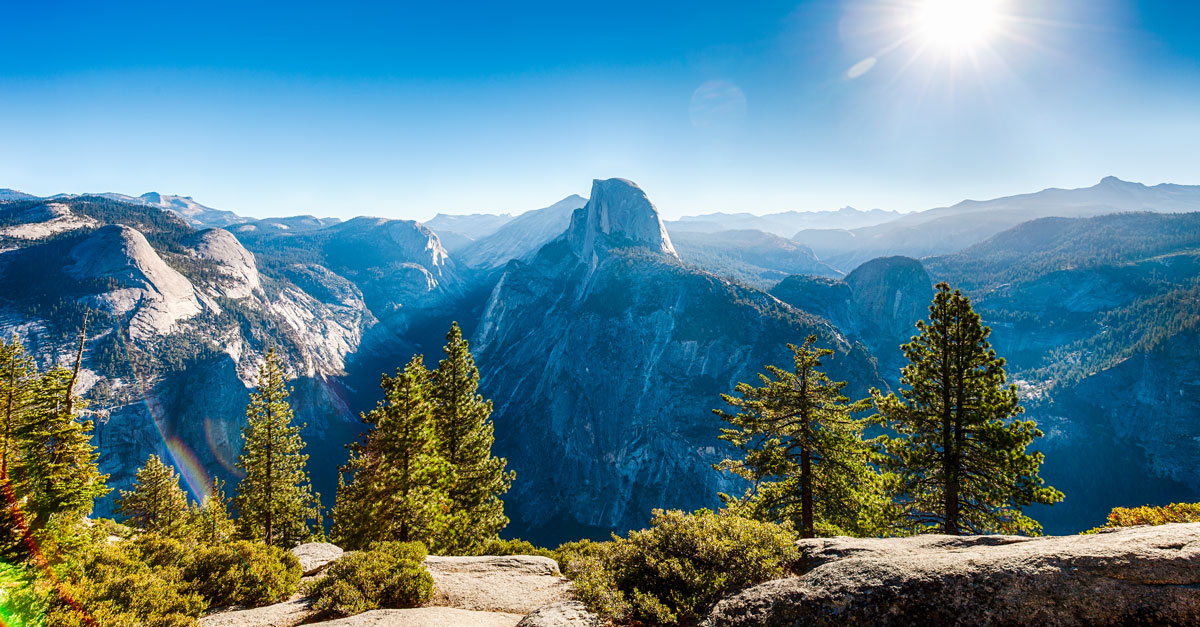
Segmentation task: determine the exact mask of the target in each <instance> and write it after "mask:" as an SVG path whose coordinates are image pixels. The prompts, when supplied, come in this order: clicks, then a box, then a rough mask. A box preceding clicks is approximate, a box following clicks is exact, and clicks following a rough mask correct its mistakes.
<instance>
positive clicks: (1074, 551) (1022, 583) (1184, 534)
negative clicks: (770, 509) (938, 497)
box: [705, 523, 1200, 627]
mask: <svg viewBox="0 0 1200 627" xmlns="http://www.w3.org/2000/svg"><path fill="white" fill-rule="evenodd" d="M799 546H800V549H801V551H802V553H803V555H804V557H805V558H806V565H805V567H806V568H807V569H808V570H807V571H806V572H805V573H804V574H803V575H801V576H799V577H792V578H787V579H778V580H775V581H769V582H766V583H763V584H760V585H757V586H753V587H751V588H748V589H746V590H744V591H742V592H740V593H738V594H734V595H732V596H730V597H727V598H726V599H724V600H722V601H721V602H719V603H718V604H717V605H716V607H715V608H713V611H712V613H711V614H710V616H709V617H708V619H707V621H706V622H705V625H706V627H733V626H738V627H741V626H749V625H755V626H759V625H763V626H784V625H787V626H793V625H796V626H798V625H806V626H807V625H883V626H887V625H997V626H998V625H1046V626H1067V625H1130V624H1137V625H1200V523H1193V524H1174V525H1162V526H1157V527H1132V528H1128V529H1121V530H1117V531H1113V532H1109V533H1101V534H1095V535H1086V536H1053V537H1044V538H1025V537H1015V536H965V537H955V536H917V537H911V538H891V539H854V538H822V539H812V540H802V541H800V542H799Z"/></svg>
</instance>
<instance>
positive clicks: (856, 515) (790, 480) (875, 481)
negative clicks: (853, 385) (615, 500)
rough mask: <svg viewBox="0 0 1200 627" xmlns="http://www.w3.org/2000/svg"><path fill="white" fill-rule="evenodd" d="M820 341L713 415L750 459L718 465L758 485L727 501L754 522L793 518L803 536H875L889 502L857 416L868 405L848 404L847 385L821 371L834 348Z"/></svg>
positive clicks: (740, 389)
mask: <svg viewBox="0 0 1200 627" xmlns="http://www.w3.org/2000/svg"><path fill="white" fill-rule="evenodd" d="M816 341H817V338H816V337H815V336H810V337H809V338H807V339H806V340H805V342H804V344H803V345H802V346H795V345H793V344H789V345H788V348H789V349H790V350H791V351H792V355H793V361H792V364H793V365H792V369H791V370H785V369H783V368H779V367H777V366H767V367H766V369H767V373H764V374H759V379H760V382H761V384H762V385H761V386H759V387H755V386H752V385H750V384H749V383H739V384H738V385H737V388H736V393H737V396H733V395H729V394H723V395H722V398H724V399H725V402H726V403H727V404H729V406H730V407H731V411H725V410H720V409H717V410H713V411H714V412H715V413H716V414H717V415H718V416H721V418H723V419H724V420H725V421H726V422H728V423H729V424H730V425H731V426H732V427H733V428H729V429H722V430H721V439H722V440H726V441H728V442H730V443H731V444H733V445H734V446H736V447H738V448H739V449H741V450H742V451H743V452H744V453H745V455H744V457H743V458H742V459H726V460H725V461H723V462H721V463H720V464H717V465H715V466H714V468H716V469H718V470H725V471H729V472H733V473H735V474H737V475H738V476H740V477H742V478H744V479H746V480H748V481H750V482H752V483H753V485H754V488H753V489H752V491H750V492H749V493H748V494H747V496H746V497H744V498H742V499H731V498H730V497H727V496H724V495H722V496H723V498H724V499H725V500H726V502H727V503H729V504H730V505H731V506H735V507H737V508H739V509H740V511H742V512H743V513H744V514H746V515H749V516H750V517H752V518H756V519H759V520H768V521H780V522H782V521H789V522H791V523H792V525H793V526H794V527H795V528H796V529H798V530H799V531H800V532H801V534H802V535H803V536H804V537H806V538H811V537H814V536H816V535H818V534H820V535H837V534H846V533H851V534H855V535H868V534H873V533H876V532H877V531H879V530H880V528H881V527H882V525H883V523H884V521H885V520H886V510H887V504H886V502H885V499H884V498H883V496H882V490H881V488H880V486H881V478H880V477H879V476H878V475H877V473H876V472H875V469H874V467H873V466H872V465H871V462H872V461H873V458H874V457H875V455H876V453H875V451H874V448H873V447H872V446H871V444H870V443H868V442H866V441H864V440H863V429H864V427H865V421H864V420H861V419H857V418H855V416H854V414H855V413H856V412H860V411H863V410H865V409H866V408H867V406H868V405H866V404H865V402H860V403H853V404H852V403H850V402H849V399H848V398H846V396H845V395H843V394H842V389H843V388H844V387H845V386H846V383H845V382H834V381H831V380H830V379H829V377H828V376H827V375H826V374H825V373H824V372H822V371H821V370H820V367H821V359H822V358H824V357H827V356H830V355H832V354H833V351H831V350H829V349H825V348H817V347H816Z"/></svg>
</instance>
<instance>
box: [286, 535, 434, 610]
mask: <svg viewBox="0 0 1200 627" xmlns="http://www.w3.org/2000/svg"><path fill="white" fill-rule="evenodd" d="M425 556H426V550H425V546H424V545H422V544H421V543H419V542H377V543H375V544H372V545H371V546H370V547H369V548H368V549H367V550H366V551H359V552H356V553H350V554H349V555H346V556H344V557H342V558H341V559H339V560H338V561H336V562H334V563H333V564H331V565H330V566H329V569H328V570H327V571H326V572H327V574H326V575H325V576H324V577H322V578H321V579H318V580H317V581H315V582H314V583H313V584H311V585H310V586H309V589H308V593H309V594H310V595H312V596H313V597H316V600H315V601H314V603H313V607H315V608H316V609H318V610H322V611H330V612H335V613H337V614H341V615H343V616H350V615H352V614H359V613H361V612H366V611H369V610H374V609H379V608H405V607H416V606H417V605H420V604H421V603H424V602H425V601H428V600H429V597H430V596H432V595H433V576H432V575H430V574H429V571H428V570H426V569H425V566H424V565H422V563H421V562H423V561H425Z"/></svg>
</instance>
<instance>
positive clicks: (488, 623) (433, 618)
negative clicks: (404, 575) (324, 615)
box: [317, 607, 522, 627]
mask: <svg viewBox="0 0 1200 627" xmlns="http://www.w3.org/2000/svg"><path fill="white" fill-rule="evenodd" d="M521 618H522V617H521V615H520V614H508V613H504V612H479V611H475V610H463V609H458V608H454V607H415V608H412V609H407V610H372V611H370V612H363V613H362V614H356V615H354V616H348V617H346V618H339V619H337V620H331V621H325V622H322V623H317V624H319V625H328V626H329V627H372V626H377V627H450V626H451V625H453V626H454V627H513V626H514V625H516V624H518V623H520V622H521Z"/></svg>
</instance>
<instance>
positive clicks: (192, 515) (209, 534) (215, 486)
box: [188, 478, 234, 544]
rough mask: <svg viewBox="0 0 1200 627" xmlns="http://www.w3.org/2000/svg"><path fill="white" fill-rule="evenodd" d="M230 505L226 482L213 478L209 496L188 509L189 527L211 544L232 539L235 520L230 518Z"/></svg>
mask: <svg viewBox="0 0 1200 627" xmlns="http://www.w3.org/2000/svg"><path fill="white" fill-rule="evenodd" d="M228 503H229V502H228V500H227V499H226V498H225V482H224V481H221V480H220V479H217V478H213V482H212V486H211V487H210V489H209V493H208V495H207V496H205V497H204V498H203V499H202V500H201V501H200V502H199V503H193V504H192V506H191V507H190V508H188V527H190V528H191V529H192V530H193V531H194V532H195V534H196V535H197V536H198V537H199V538H200V539H201V540H203V541H205V542H208V543H210V544H216V543H218V542H223V541H225V540H228V539H230V538H231V537H232V536H233V533H234V524H233V519H232V518H230V517H229V509H228Z"/></svg>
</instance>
